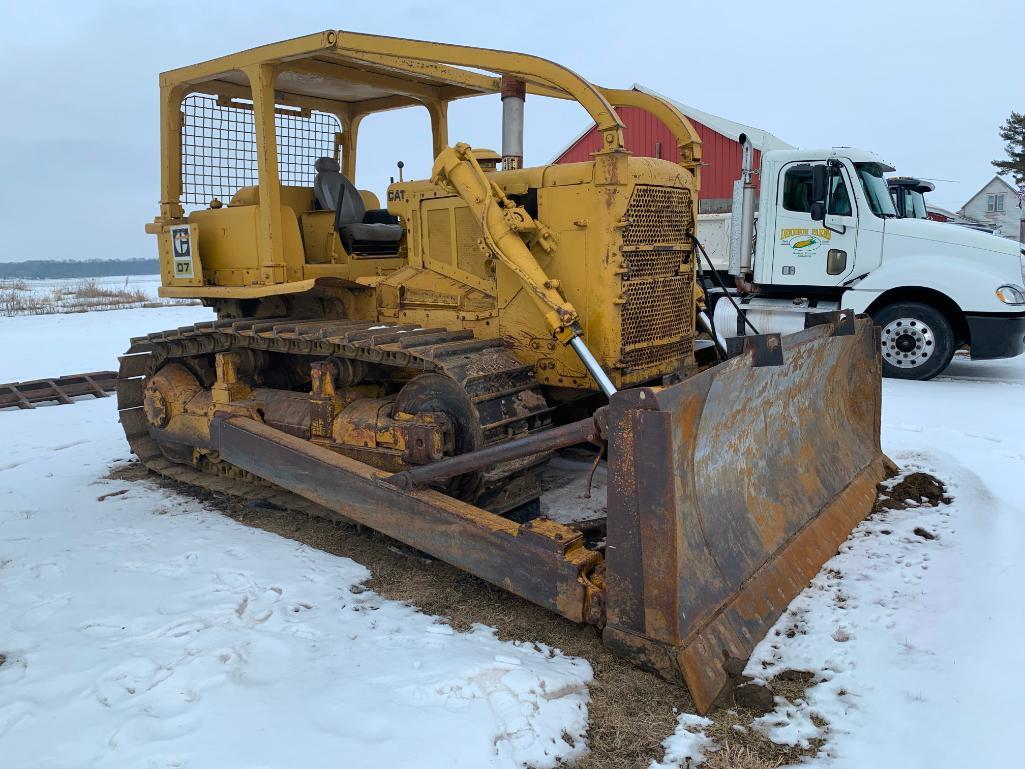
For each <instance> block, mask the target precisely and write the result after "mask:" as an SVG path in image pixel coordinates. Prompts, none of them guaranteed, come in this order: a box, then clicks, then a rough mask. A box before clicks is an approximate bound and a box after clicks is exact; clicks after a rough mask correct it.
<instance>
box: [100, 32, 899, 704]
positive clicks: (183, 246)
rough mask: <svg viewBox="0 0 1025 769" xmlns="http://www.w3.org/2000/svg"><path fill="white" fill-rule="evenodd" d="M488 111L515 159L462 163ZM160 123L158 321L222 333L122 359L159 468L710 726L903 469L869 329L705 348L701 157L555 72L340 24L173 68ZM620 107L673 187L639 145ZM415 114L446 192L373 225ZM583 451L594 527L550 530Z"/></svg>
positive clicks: (131, 419) (826, 318)
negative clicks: (732, 669) (565, 623)
mask: <svg viewBox="0 0 1025 769" xmlns="http://www.w3.org/2000/svg"><path fill="white" fill-rule="evenodd" d="M496 95H497V96H500V98H501V105H502V107H501V125H502V131H501V148H502V149H501V152H500V153H499V152H497V151H493V150H485V149H481V148H476V149H475V148H472V147H470V146H468V145H466V144H462V143H455V144H450V137H449V135H448V105H449V104H450V103H451V102H453V101H455V100H461V99H468V98H473V97H480V96H485V97H488V96H490V97H494V96H496ZM528 95H529V97H530V99H531V100H533V99H535V98H552V99H564V100H565V99H568V100H571V101H574V102H576V103H577V104H579V105H580V106H581V107H582V108H583V109H584V110H586V112H587V113H588V114H589V115H590V116H591V118H592V119H593V120H594V122H595V124H596V125H597V128H598V131H599V132H600V135H601V136H602V148H601V149H600V150H599V151H597V152H595V153H594V155H593V158H592V160H590V161H588V162H581V163H572V164H567V165H541V166H525V165H524V163H523V115H524V109H525V103H526V99H527V97H528ZM160 100H161V101H160V107H161V109H160V115H161V117H160V131H161V134H160V135H161V141H160V147H161V150H160V152H161V158H160V168H161V192H160V213H159V216H157V217H156V218H155V219H154V220H153V222H152V223H151V224H148V225H147V231H148V232H150V233H152V234H154V235H156V238H157V243H158V248H159V254H160V265H161V273H162V288H161V289H160V294H161V295H162V296H165V297H182V298H192V299H200V300H202V301H203V302H204V303H205V304H207V305H208V306H210V307H212V308H214V310H215V311H216V313H217V318H218V319H217V320H215V321H211V322H208V323H200V324H197V325H195V326H192V327H188V328H179V329H173V330H169V331H164V332H160V333H154V334H149V335H148V336H145V337H140V338H136V339H133V340H132V342H131V347H130V349H129V350H128V352H127V353H126V354H125V355H124V356H123V357H122V358H121V370H120V374H119V381H118V397H119V403H118V405H119V409H120V420H121V423H122V424H123V426H124V429H125V433H126V435H127V437H128V441H129V443H130V445H131V448H132V450H133V451H134V452H135V453H136V454H137V455H138V457H139V458H140V460H141V461H142V462H144V463H145V464H146V465H147V466H148V467H149V468H151V469H152V470H154V471H156V472H158V473H161V474H163V475H166V476H169V477H171V478H174V479H177V480H179V481H182V482H186V483H191V484H194V485H196V486H200V487H203V488H206V489H209V490H213V491H217V492H224V493H228V494H236V495H240V496H243V497H248V498H253V499H262V500H268V501H269V502H270V503H273V504H277V505H280V506H283V507H285V508H287V509H290V510H297V511H305V512H308V513H314V514H318V515H326V516H332V517H335V518H337V519H345V520H348V521H353V522H357V523H359V524H362V525H366V526H369V527H372V528H373V529H376V530H378V531H380V532H382V533H384V534H386V535H388V536H390V537H393V538H395V539H397V540H400V541H402V542H404V543H406V544H408V545H410V546H412V547H414V548H417V549H419V550H421V551H423V552H425V553H428V554H430V555H431V556H434V557H436V558H439V559H442V560H444V561H447V562H448V563H451V564H453V565H455V566H457V567H459V568H461V569H464V570H466V571H468V572H471V573H473V574H475V575H477V576H479V577H481V578H482V579H485V580H487V581H489V582H491V583H494V584H496V585H499V586H501V587H503V588H505V589H506V590H509V591H511V592H513V593H515V594H518V595H520V596H522V597H524V598H526V599H528V600H530V601H533V602H535V603H537V604H540V605H541V606H544V607H546V608H548V609H550V610H552V611H554V612H558V613H559V614H561V615H563V616H565V617H567V618H568V619H570V620H572V621H574V622H581V623H592V624H594V625H596V626H598V627H599V628H600V629H601V632H602V637H603V640H604V642H605V643H606V644H607V645H609V646H610V647H611V648H612V649H613V650H615V651H616V652H617V653H619V654H621V655H623V656H625V657H627V658H629V659H631V660H632V661H634V662H636V663H637V664H638V665H640V666H641V667H644V668H647V669H650V670H653V671H655V672H657V673H659V674H661V675H663V676H665V677H667V678H669V679H671V680H676V681H680V682H681V683H686V684H687V685H688V686H689V688H690V690H691V692H692V694H693V697H694V700H695V703H696V705H697V707H698V709H699V710H700V711H702V712H704V711H707V710H708V709H709V708H711V707H712V706H713V705H714V704H715V703H716V701H717V699H718V698H719V697H720V696H721V695H722V694H723V692H724V691H725V690H726V689H727V688H728V681H729V677H728V676H727V674H726V672H725V671H724V664H725V663H726V662H727V661H728V660H729V659H730V658H745V657H747V656H749V654H750V652H751V650H752V649H753V647H754V645H755V644H756V643H758V641H759V640H760V639H761V638H762V637H763V636H764V635H765V633H766V632H767V631H768V629H769V628H770V627H771V625H772V624H773V623H774V622H775V621H776V619H777V618H778V617H779V615H780V614H781V612H782V611H783V609H784V608H785V607H786V605H787V603H788V602H789V601H790V600H791V599H792V598H793V597H794V596H795V595H796V594H797V593H798V592H799V591H800V590H801V589H802V588H803V587H804V585H805V584H806V583H807V580H808V579H809V578H810V577H811V576H812V575H813V574H815V573H816V572H817V571H818V569H819V568H820V567H821V565H822V564H823V563H824V562H825V561H826V560H827V559H828V558H829V557H830V556H831V555H832V554H833V553H834V552H835V551H836V548H837V546H838V544H839V543H840V542H841V541H843V539H844V538H845V537H846V536H847V535H848V534H849V532H850V530H851V529H852V527H853V526H854V525H855V524H856V523H857V522H858V521H859V520H860V519H862V518H863V517H864V516H865V515H866V514H867V513H868V512H869V510H870V508H871V506H872V503H873V501H874V499H875V490H876V484H877V483H878V482H879V481H880V480H881V479H882V478H883V477H884V476H885V474H886V473H887V472H888V471H889V469H890V465H889V462H888V460H887V459H886V457H885V456H884V455H883V454H882V452H881V450H880V444H879V407H880V361H879V352H878V350H879V344H878V342H877V340H876V336H875V332H874V329H873V327H872V325H871V322H870V321H869V320H868V319H867V318H865V317H854V316H853V315H852V314H851V313H847V312H841V313H832V314H823V315H820V316H811V317H810V318H809V321H808V327H807V328H806V329H805V330H804V331H802V332H799V333H795V334H791V335H787V336H783V337H780V336H779V335H758V334H751V335H749V336H746V337H741V338H739V343H737V342H734V343H733V345H732V346H731V349H729V350H725V349H718V348H716V347H709V346H708V345H707V343H702V341H700V340H698V337H699V333H700V329H702V328H705V329H707V328H708V323H709V322H708V319H707V316H706V315H705V313H704V312H703V305H702V303H703V293H702V289H701V286H700V284H699V280H698V252H696V250H695V237H694V235H695V232H694V228H695V214H696V212H697V206H698V194H699V182H700V171H701V145H700V141H699V139H698V137H697V134H696V133H695V132H694V130H693V128H692V126H691V125H690V123H689V122H688V121H687V119H686V118H685V117H684V116H683V115H682V114H680V112H679V111H678V110H676V109H675V108H674V107H673V106H672V105H671V104H668V103H666V102H664V101H662V100H660V99H658V98H655V97H653V96H650V95H648V94H644V93H638V92H635V91H623V90H615V89H608V88H601V87H599V86H596V85H593V84H591V83H589V82H588V81H586V80H584V79H582V78H581V77H580V76H579V75H577V74H575V73H573V72H572V71H570V70H568V69H566V68H565V67H562V66H559V65H558V64H554V63H552V62H550V61H548V60H545V59H542V58H538V57H535V56H531V55H525V54H520V53H509V52H503V51H495V50H486V49H480V48H470V47H464V46H457V45H447V44H439V43H429V42H420V41H413V40H403V39H397V38H389V37H380V36H373V35H364V34H356V33H351V32H345V31H326V32H321V33H318V34H314V35H309V36H306V37H301V38H296V39H293V40H288V41H285V42H280V43H274V44H271V45H266V46H262V47H259V48H255V49H252V50H248V51H244V52H242V53H237V54H233V55H229V56H224V57H222V58H218V59H214V60H212V61H207V62H203V63H200V64H194V65H191V66H187V67H184V68H181V69H176V70H173V71H170V72H166V73H164V74H162V75H161V76H160ZM496 101H497V100H496ZM622 106H631V107H638V108H641V109H644V110H647V111H648V112H650V113H652V114H654V115H655V116H656V117H658V118H659V119H660V120H661V121H662V122H663V123H665V125H666V126H667V127H669V129H670V130H671V131H672V132H673V134H674V136H675V137H676V140H677V142H678V144H679V150H680V158H681V161H680V162H679V163H673V162H669V161H666V160H660V159H654V158H640V157H634V156H632V155H631V154H630V153H629V152H627V151H626V150H625V149H624V145H623V129H624V126H623V123H622V121H621V120H620V118H619V116H618V114H617V112H616V108H617V107H622ZM496 107H497V104H496ZM398 109H413V110H418V109H424V110H426V112H427V116H428V117H429V122H430V127H431V131H432V143H433V170H432V172H431V177H430V178H429V179H409V180H405V179H403V178H402V174H401V168H400V180H399V181H397V182H394V181H393V183H392V184H390V185H389V186H388V188H387V194H386V199H385V201H384V202H385V203H386V205H384V206H382V205H381V199H380V198H379V197H378V196H377V194H375V192H374V191H372V190H368V189H360V188H359V187H358V186H357V184H358V181H359V180H358V179H357V175H356V168H357V153H358V151H359V144H360V143H359V141H358V139H359V129H360V125H361V122H362V121H363V119H364V118H365V117H367V116H369V115H374V114H376V113H379V112H382V111H386V110H398ZM496 112H497V110H496ZM496 118H497V115H496ZM497 122H498V120H497V119H496V123H497ZM711 336H712V338H713V339H714V334H712V335H711ZM581 446H584V447H590V450H591V453H590V454H588V455H587V456H588V457H593V458H594V465H593V467H597V466H599V464H600V465H602V466H604V467H605V469H606V472H607V478H608V482H607V489H606V491H605V492H604V493H605V494H606V495H607V499H606V501H605V504H604V505H595V504H593V500H592V501H591V502H592V503H590V504H588V505H583V504H581V510H580V512H579V515H574V514H573V511H572V510H570V512H569V514H568V515H567V514H566V513H565V511H563V514H562V515H560V516H553V515H549V514H548V513H549V506H548V505H546V502H545V500H546V498H547V497H548V496H550V495H551V494H553V493H558V492H559V491H560V486H559V482H560V479H561V481H562V482H563V484H565V483H568V482H569V481H567V476H570V480H574V476H573V473H572V472H570V473H567V472H566V470H565V467H563V468H562V470H560V472H558V473H552V472H551V468H552V466H553V465H554V464H555V462H554V461H553V457H559V456H561V455H563V454H565V452H566V451H571V452H575V453H576V454H578V455H580V454H581ZM571 447H576V448H571ZM588 464H589V463H588V462H584V463H583V468H584V470H583V471H582V472H583V473H584V474H585V475H586V473H587V468H588ZM563 496H565V495H563ZM585 508H586V509H585ZM727 667H728V666H727Z"/></svg>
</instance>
